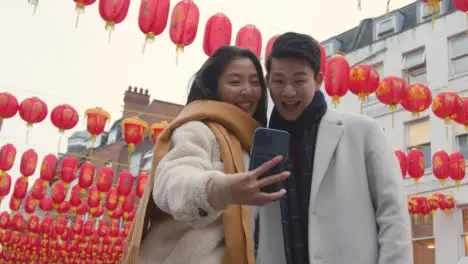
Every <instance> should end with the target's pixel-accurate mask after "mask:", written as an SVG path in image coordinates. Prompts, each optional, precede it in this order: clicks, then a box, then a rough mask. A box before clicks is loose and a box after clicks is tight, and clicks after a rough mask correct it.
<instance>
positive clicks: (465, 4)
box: [452, 0, 468, 20]
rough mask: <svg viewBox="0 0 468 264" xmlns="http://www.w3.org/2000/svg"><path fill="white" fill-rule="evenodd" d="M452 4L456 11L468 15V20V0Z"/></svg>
mask: <svg viewBox="0 0 468 264" xmlns="http://www.w3.org/2000/svg"><path fill="white" fill-rule="evenodd" d="M452 2H453V5H454V6H455V8H456V9H458V10H460V11H461V12H463V13H466V18H467V20H468V0H452Z"/></svg>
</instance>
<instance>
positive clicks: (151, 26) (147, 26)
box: [138, 0, 170, 45]
mask: <svg viewBox="0 0 468 264" xmlns="http://www.w3.org/2000/svg"><path fill="white" fill-rule="evenodd" d="M169 8H170V2H169V0H142V1H141V5H140V15H139V16H138V25H139V26H140V30H141V32H143V34H145V36H146V38H145V45H146V43H147V42H148V41H153V40H154V38H155V37H156V36H157V35H159V34H161V33H162V32H163V31H164V29H165V28H166V26H167V19H168V17H169Z"/></svg>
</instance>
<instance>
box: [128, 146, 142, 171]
mask: <svg viewBox="0 0 468 264" xmlns="http://www.w3.org/2000/svg"><path fill="white" fill-rule="evenodd" d="M141 156H142V155H141V153H140V152H134V153H133V154H132V156H131V157H130V172H131V173H132V174H133V176H135V177H136V176H138V173H139V172H140V163H141Z"/></svg>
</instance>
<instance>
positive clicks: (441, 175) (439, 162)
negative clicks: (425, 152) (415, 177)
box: [432, 149, 450, 185]
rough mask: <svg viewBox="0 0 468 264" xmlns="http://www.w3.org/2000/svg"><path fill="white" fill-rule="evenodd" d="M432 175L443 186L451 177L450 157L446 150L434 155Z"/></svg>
mask: <svg viewBox="0 0 468 264" xmlns="http://www.w3.org/2000/svg"><path fill="white" fill-rule="evenodd" d="M432 173H433V174H434V177H436V178H437V179H438V180H439V181H440V183H441V184H442V185H444V184H445V181H446V180H447V178H448V177H449V176H450V157H449V154H448V153H447V152H445V151H444V150H441V149H440V150H438V151H436V152H435V153H434V155H432Z"/></svg>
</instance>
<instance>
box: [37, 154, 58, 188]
mask: <svg viewBox="0 0 468 264" xmlns="http://www.w3.org/2000/svg"><path fill="white" fill-rule="evenodd" d="M57 169H58V159H57V157H56V156H55V155H54V154H48V155H46V156H45V157H44V158H43V159H42V165H41V174H40V177H41V179H42V180H44V184H47V183H49V182H50V181H52V180H53V179H54V178H55V175H57Z"/></svg>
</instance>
